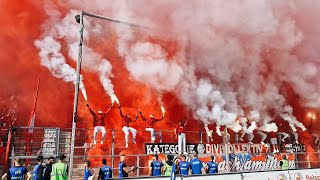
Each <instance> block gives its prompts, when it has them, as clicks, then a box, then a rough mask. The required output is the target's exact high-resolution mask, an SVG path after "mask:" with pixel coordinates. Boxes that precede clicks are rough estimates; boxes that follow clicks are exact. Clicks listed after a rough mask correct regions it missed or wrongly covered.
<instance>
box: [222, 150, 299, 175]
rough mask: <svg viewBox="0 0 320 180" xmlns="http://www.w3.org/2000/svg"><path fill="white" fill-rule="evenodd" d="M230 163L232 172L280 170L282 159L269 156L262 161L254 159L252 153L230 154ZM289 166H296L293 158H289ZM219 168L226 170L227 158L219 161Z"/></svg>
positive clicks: (291, 167) (292, 167)
mask: <svg viewBox="0 0 320 180" xmlns="http://www.w3.org/2000/svg"><path fill="white" fill-rule="evenodd" d="M229 165H230V170H231V171H232V172H239V171H265V170H278V169H279V168H280V161H279V160H278V159H277V158H275V157H273V156H267V157H266V158H264V161H262V160H252V156H251V155H250V154H237V155H234V154H232V155H231V156H230V161H229ZM289 168H290V169H294V168H295V162H294V161H293V160H289ZM218 169H219V172H225V171H226V161H225V160H223V161H221V162H219V163H218Z"/></svg>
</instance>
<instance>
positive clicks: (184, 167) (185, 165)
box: [178, 154, 189, 176]
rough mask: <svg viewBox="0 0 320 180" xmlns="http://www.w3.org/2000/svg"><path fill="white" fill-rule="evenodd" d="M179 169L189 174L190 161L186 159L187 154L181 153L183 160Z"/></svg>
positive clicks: (182, 172) (184, 173) (183, 173)
mask: <svg viewBox="0 0 320 180" xmlns="http://www.w3.org/2000/svg"><path fill="white" fill-rule="evenodd" d="M178 169H179V172H180V174H181V175H183V176H187V175H189V163H188V162H187V161H186V155H184V154H182V155H181V161H180V162H179V164H178Z"/></svg>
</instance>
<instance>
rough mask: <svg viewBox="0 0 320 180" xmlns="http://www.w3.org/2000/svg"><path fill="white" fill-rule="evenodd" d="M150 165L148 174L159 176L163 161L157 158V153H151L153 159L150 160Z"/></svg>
mask: <svg viewBox="0 0 320 180" xmlns="http://www.w3.org/2000/svg"><path fill="white" fill-rule="evenodd" d="M150 167H151V168H150V172H149V174H150V176H161V169H162V167H163V163H162V162H161V161H160V160H159V156H158V154H154V155H153V161H152V162H151V164H150Z"/></svg>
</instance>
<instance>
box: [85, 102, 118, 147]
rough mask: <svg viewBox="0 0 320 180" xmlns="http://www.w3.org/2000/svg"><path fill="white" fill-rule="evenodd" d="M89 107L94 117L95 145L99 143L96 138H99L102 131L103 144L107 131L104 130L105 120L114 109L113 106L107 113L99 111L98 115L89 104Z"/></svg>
mask: <svg viewBox="0 0 320 180" xmlns="http://www.w3.org/2000/svg"><path fill="white" fill-rule="evenodd" d="M87 107H88V108H89V111H90V113H91V115H92V116H93V126H94V132H93V144H96V143H97V139H96V138H97V135H98V132H99V131H101V133H102V137H101V142H100V144H103V140H104V138H105V137H106V129H105V128H104V118H105V117H106V116H107V114H108V113H109V112H110V110H111V109H112V104H111V106H110V107H109V109H108V110H107V111H105V112H102V111H101V110H99V111H98V113H96V112H94V111H93V110H92V109H91V107H90V106H89V103H87Z"/></svg>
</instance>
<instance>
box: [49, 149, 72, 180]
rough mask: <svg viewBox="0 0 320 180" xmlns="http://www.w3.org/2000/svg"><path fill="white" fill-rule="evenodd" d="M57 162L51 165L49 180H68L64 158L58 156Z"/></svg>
mask: <svg viewBox="0 0 320 180" xmlns="http://www.w3.org/2000/svg"><path fill="white" fill-rule="evenodd" d="M58 158H59V161H58V162H57V163H55V164H53V165H52V172H51V180H67V179H68V165H66V164H65V163H64V160H65V159H66V156H65V155H64V154H60V155H59V156H58Z"/></svg>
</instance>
